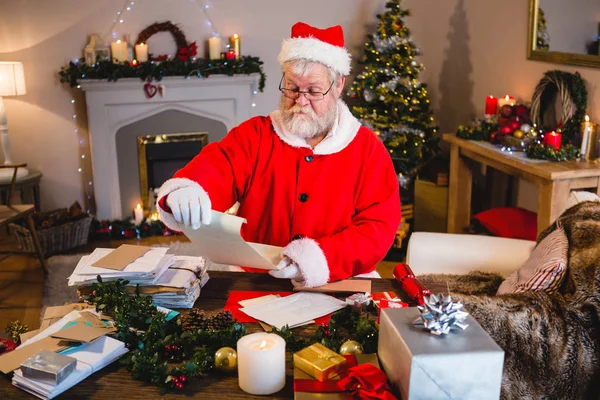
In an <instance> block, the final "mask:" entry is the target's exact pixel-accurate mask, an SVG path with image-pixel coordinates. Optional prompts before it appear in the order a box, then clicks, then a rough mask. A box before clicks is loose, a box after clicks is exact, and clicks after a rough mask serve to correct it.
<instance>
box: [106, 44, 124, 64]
mask: <svg viewBox="0 0 600 400" xmlns="http://www.w3.org/2000/svg"><path fill="white" fill-rule="evenodd" d="M110 52H111V53H112V62H113V63H117V64H120V63H122V62H123V61H128V60H127V43H126V42H124V41H122V40H117V41H116V42H112V43H111V44H110Z"/></svg>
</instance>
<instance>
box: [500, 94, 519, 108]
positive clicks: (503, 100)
mask: <svg viewBox="0 0 600 400" xmlns="http://www.w3.org/2000/svg"><path fill="white" fill-rule="evenodd" d="M507 104H508V105H509V106H514V105H515V104H517V102H516V101H515V98H514V97H512V96H509V95H506V96H504V97H500V98H499V99H498V109H500V107H502V106H504V105H507Z"/></svg>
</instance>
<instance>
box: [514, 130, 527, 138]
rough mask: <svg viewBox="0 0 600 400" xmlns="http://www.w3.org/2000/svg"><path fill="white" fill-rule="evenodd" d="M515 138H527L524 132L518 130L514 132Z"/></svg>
mask: <svg viewBox="0 0 600 400" xmlns="http://www.w3.org/2000/svg"><path fill="white" fill-rule="evenodd" d="M513 136H514V137H516V138H517V139H521V138H522V137H523V136H525V133H524V132H523V131H522V130H520V129H517V130H516V131H514V132H513Z"/></svg>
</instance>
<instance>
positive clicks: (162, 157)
mask: <svg viewBox="0 0 600 400" xmlns="http://www.w3.org/2000/svg"><path fill="white" fill-rule="evenodd" d="M207 143H208V133H207V132H190V133H170V134H161V135H145V136H138V138H137V148H138V153H137V155H138V166H139V177H140V195H141V199H142V204H143V207H144V209H146V210H147V209H149V208H150V207H151V205H152V204H151V203H154V197H153V196H152V193H154V189H158V188H160V187H161V186H162V184H163V183H165V182H166V181H167V180H168V179H170V178H172V177H173V174H175V172H177V171H178V170H179V169H181V168H183V167H184V166H185V165H186V164H187V163H188V162H190V161H191V160H192V158H194V157H195V156H196V155H197V154H198V153H199V152H200V150H202V148H203V147H204V146H206V145H207Z"/></svg>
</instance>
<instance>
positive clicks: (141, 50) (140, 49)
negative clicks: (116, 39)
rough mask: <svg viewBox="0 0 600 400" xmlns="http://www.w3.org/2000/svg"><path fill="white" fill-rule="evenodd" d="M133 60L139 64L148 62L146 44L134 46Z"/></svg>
mask: <svg viewBox="0 0 600 400" xmlns="http://www.w3.org/2000/svg"><path fill="white" fill-rule="evenodd" d="M135 59H136V60H137V61H138V62H139V63H143V62H146V61H148V45H147V44H146V43H140V44H136V45H135Z"/></svg>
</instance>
